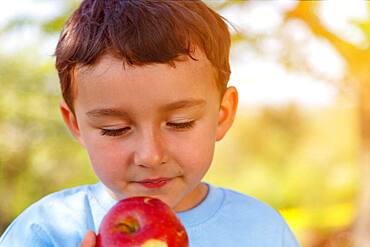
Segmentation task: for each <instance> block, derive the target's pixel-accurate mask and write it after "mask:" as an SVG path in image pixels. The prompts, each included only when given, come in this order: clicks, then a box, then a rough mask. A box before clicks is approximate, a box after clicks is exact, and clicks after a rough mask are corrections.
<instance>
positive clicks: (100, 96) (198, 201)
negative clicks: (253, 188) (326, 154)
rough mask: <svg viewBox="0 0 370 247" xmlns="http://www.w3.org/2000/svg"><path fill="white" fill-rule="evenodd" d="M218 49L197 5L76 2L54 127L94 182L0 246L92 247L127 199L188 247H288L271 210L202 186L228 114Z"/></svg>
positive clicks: (217, 22) (220, 32)
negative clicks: (146, 207)
mask: <svg viewBox="0 0 370 247" xmlns="http://www.w3.org/2000/svg"><path fill="white" fill-rule="evenodd" d="M229 49H230V34H229V32H228V29H227V25H226V24H225V22H224V20H223V18H222V17H221V16H219V15H218V14H216V13H215V12H214V11H212V10H211V9H210V8H208V7H207V6H206V5H205V4H204V3H202V2H201V1H181V0H178V1H175V0H156V1H153V0H104V1H100V0H85V1H83V2H82V3H81V6H80V7H79V8H78V9H77V10H76V12H75V13H74V14H73V15H72V16H71V17H70V18H69V20H68V21H67V23H66V25H65V27H64V30H63V32H62V34H61V37H60V40H59V43H58V45H57V49H56V68H57V70H58V73H59V78H60V83H61V88H62V93H63V98H64V100H63V102H62V103H61V105H60V108H61V112H62V115H63V118H64V121H65V122H66V124H67V126H68V127H69V129H70V130H71V132H72V133H73V135H74V136H75V137H76V138H77V140H78V141H79V142H80V143H81V144H82V146H83V147H85V148H86V150H87V152H88V154H89V158H90V161H91V165H92V167H93V169H94V171H95V173H96V175H97V177H98V178H99V180H100V181H101V182H100V183H98V184H95V185H86V186H81V187H77V188H72V189H67V190H64V191H61V192H57V193H54V194H51V195H49V196H47V197H45V198H43V199H41V200H40V201H38V202H36V203H35V204H33V205H32V206H30V207H29V208H28V209H26V210H25V211H24V212H23V213H22V214H21V215H20V216H19V217H18V218H17V219H16V220H15V221H14V222H13V223H12V224H11V225H10V226H9V228H8V229H7V230H6V232H5V233H4V234H3V236H2V237H1V239H0V246H1V247H5V246H7V247H8V246H12V247H17V246H68V247H72V246H82V247H91V246H95V237H96V232H97V231H98V229H99V224H100V222H101V220H102V218H103V216H104V215H105V214H106V213H107V211H108V210H109V209H110V208H111V207H112V206H113V205H114V204H115V203H116V202H117V200H120V199H123V198H127V197H132V196H153V197H156V198H159V199H161V200H163V201H164V202H166V203H167V204H168V205H170V206H171V207H172V208H173V209H174V210H175V211H176V212H177V215H178V217H179V218H180V220H181V221H182V223H183V224H184V226H185V227H186V230H187V233H188V235H189V240H190V246H192V247H209V246H212V247H217V246H222V247H229V246H230V247H238V246H240V247H242V246H243V247H245V246H257V247H258V246H273V247H279V246H280V247H282V246H284V247H286V246H298V243H297V241H296V239H295V238H294V236H293V234H292V233H291V231H290V229H289V227H288V225H287V224H286V222H285V221H284V220H283V218H282V217H281V216H280V215H279V214H278V213H277V212H276V211H275V210H274V209H272V208H271V207H269V206H267V205H266V204H264V203H262V202H259V201H257V200H256V199H253V198H251V197H249V196H246V195H242V194H240V193H237V192H234V191H231V190H228V189H223V188H218V187H215V186H213V185H210V184H207V183H204V182H202V178H203V177H204V175H205V174H206V172H207V170H208V169H209V167H210V165H211V162H212V157H213V152H214V146H215V142H216V141H219V140H221V139H222V138H223V136H224V135H225V134H226V132H227V131H228V129H229V128H230V127H231V125H232V122H233V119H234V115H235V112H236V108H237V102H238V94H237V90H236V89H235V88H234V87H227V82H228V79H229V75H230V68H229ZM225 165H227V164H225Z"/></svg>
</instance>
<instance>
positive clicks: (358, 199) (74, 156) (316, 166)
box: [0, 0, 370, 247]
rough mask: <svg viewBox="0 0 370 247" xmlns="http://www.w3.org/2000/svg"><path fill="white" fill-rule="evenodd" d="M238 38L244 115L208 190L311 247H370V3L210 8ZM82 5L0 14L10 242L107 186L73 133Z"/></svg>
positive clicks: (5, 214)
mask: <svg viewBox="0 0 370 247" xmlns="http://www.w3.org/2000/svg"><path fill="white" fill-rule="evenodd" d="M206 2H207V3H208V4H209V6H210V7H212V8H214V9H215V10H217V11H218V12H219V13H221V14H222V15H223V16H224V17H225V18H227V19H228V20H229V22H230V24H231V25H233V28H232V27H231V30H232V33H233V46H232V53H231V64H232V76H231V80H230V84H231V85H235V86H236V87H237V88H238V89H239V93H240V106H239V109H238V110H239V113H238V114H239V115H238V116H237V118H236V122H235V124H234V126H233V128H232V130H231V131H230V133H229V135H228V136H226V138H225V139H224V140H223V141H222V142H220V143H218V144H217V148H216V156H215V159H214V165H213V167H212V168H211V170H210V171H209V173H208V175H207V177H206V178H205V180H206V181H208V182H210V183H213V184H216V185H218V186H225V187H229V188H232V189H235V190H238V191H241V192H243V193H246V194H249V195H252V196H254V197H256V198H258V199H260V200H263V201H265V202H267V203H269V204H270V205H272V206H273V207H275V208H276V209H277V210H279V212H280V213H281V214H282V215H283V216H284V217H285V218H286V220H287V221H288V223H289V225H290V226H291V228H292V229H293V231H294V233H295V234H296V235H297V237H298V239H299V241H300V242H301V244H302V246H312V247H319V246H320V247H323V246H336V247H347V246H358V247H364V246H370V207H369V205H370V73H369V71H370V70H369V68H370V48H369V37H370V16H369V15H370V3H369V2H368V1H362V0H351V1H339V0H336V1H334V0H333V1H330V0H327V1H283V0H281V1H279V0H275V1H230V0H229V1H223V0H208V1H206ZM78 3H79V1H77V0H68V1H60V0H14V1H6V2H4V3H2V4H1V8H0V195H1V200H0V234H1V233H2V232H3V231H4V230H5V228H6V227H7V226H8V225H9V223H10V222H11V221H12V220H13V219H14V218H15V217H16V216H17V215H18V214H19V213H20V212H21V211H22V210H24V209H25V208H26V207H28V206H29V205H30V204H32V203H33V202H35V201H36V200H38V199H40V198H41V197H43V196H45V195H46V194H48V193H51V192H54V191H57V190H60V189H64V188H68V187H72V186H77V185H80V184H85V183H95V182H96V181H97V179H96V177H95V176H94V174H93V172H92V170H91V169H90V166H89V161H88V158H87V155H86V153H85V151H84V150H83V149H82V148H81V147H80V146H79V144H78V143H77V142H76V141H75V140H74V139H73V138H72V136H71V135H70V133H69V132H68V130H67V128H66V127H65V126H64V124H63V122H62V118H61V116H60V113H59V109H58V103H59V101H60V99H61V96H60V89H59V82H58V78H57V74H56V71H55V69H54V57H53V52H54V48H55V46H56V42H57V39H58V35H59V32H60V30H61V27H62V25H63V23H64V21H65V20H66V18H67V16H68V15H69V14H70V13H71V11H72V10H73V9H74V8H76V6H77V5H78Z"/></svg>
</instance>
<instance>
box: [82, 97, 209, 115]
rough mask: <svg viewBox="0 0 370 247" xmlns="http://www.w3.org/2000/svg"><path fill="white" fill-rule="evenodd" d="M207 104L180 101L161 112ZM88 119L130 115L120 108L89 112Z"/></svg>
mask: <svg viewBox="0 0 370 247" xmlns="http://www.w3.org/2000/svg"><path fill="white" fill-rule="evenodd" d="M205 104H206V101H205V100H203V99H190V100H180V101H176V102H173V103H170V104H167V105H164V106H162V107H161V108H160V110H161V111H164V112H169V111H174V110H178V109H185V108H192V107H201V106H204V105H205ZM86 115H87V116H88V117H91V118H99V117H108V116H109V117H121V118H128V117H129V114H128V113H127V112H125V111H122V110H121V109H118V108H99V109H94V110H91V111H88V112H87V113H86Z"/></svg>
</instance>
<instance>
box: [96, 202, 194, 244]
mask: <svg viewBox="0 0 370 247" xmlns="http://www.w3.org/2000/svg"><path fill="white" fill-rule="evenodd" d="M188 242H189V240H188V236H187V234H186V231H185V228H184V226H183V225H182V224H181V222H180V221H179V219H178V218H177V216H176V214H175V212H174V211H173V210H172V209H171V208H170V207H169V206H168V205H167V204H165V203H164V202H162V201H161V200H159V199H156V198H151V197H130V198H127V199H124V200H121V201H119V202H118V203H117V204H116V205H115V206H113V207H112V209H111V210H109V212H108V213H107V214H106V215H105V216H104V218H103V221H102V223H101V225H100V228H99V234H98V236H97V245H96V246H97V247H118V246H119V247H125V246H126V247H188V246H189V243H188Z"/></svg>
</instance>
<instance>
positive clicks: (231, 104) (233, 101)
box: [216, 87, 238, 141]
mask: <svg viewBox="0 0 370 247" xmlns="http://www.w3.org/2000/svg"><path fill="white" fill-rule="evenodd" d="M237 107H238V91H237V90H236V88H235V87H228V88H227V89H226V92H225V94H224V97H223V98H222V101H221V105H220V111H219V115H218V123H217V133H216V141H220V140H221V139H222V138H223V137H224V136H225V134H226V132H227V131H228V130H229V129H230V127H231V125H232V124H233V122H234V118H235V113H236V109H237Z"/></svg>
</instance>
